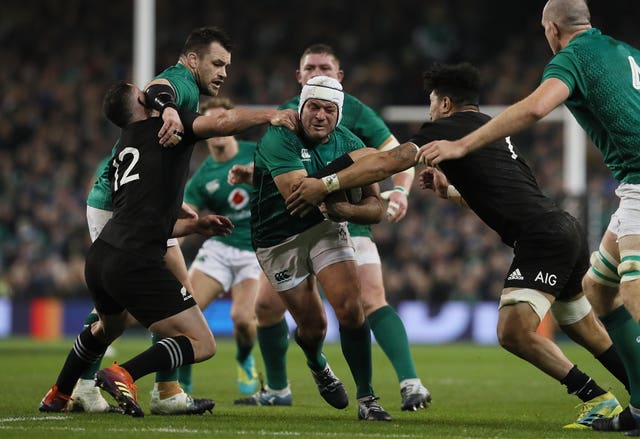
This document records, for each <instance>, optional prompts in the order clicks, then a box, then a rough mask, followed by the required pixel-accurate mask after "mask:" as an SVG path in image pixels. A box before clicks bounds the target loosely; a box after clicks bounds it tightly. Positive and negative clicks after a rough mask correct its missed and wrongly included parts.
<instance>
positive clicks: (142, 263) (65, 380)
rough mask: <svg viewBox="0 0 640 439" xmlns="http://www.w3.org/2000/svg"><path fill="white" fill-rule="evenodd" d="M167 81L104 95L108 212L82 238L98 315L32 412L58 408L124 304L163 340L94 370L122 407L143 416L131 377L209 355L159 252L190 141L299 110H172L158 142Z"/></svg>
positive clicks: (197, 318) (282, 121) (121, 324)
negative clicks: (115, 133)
mask: <svg viewBox="0 0 640 439" xmlns="http://www.w3.org/2000/svg"><path fill="white" fill-rule="evenodd" d="M167 89H168V90H167V92H166V93H167V95H163V96H156V97H155V99H149V98H148V96H146V95H145V94H144V93H143V92H142V91H141V90H140V89H139V88H137V87H136V86H134V85H132V84H128V83H126V82H120V83H117V84H115V85H114V86H113V87H111V88H110V89H109V91H108V92H107V94H106V96H105V99H104V104H103V110H104V113H105V115H106V116H107V118H108V119H109V120H110V121H111V122H113V123H114V124H115V125H117V126H119V127H121V128H122V134H121V136H120V139H119V142H118V147H117V150H116V152H115V154H114V159H113V161H112V162H111V164H110V170H109V179H110V181H111V185H112V193H113V195H112V200H113V206H114V211H113V217H112V218H111V219H110V220H109V221H108V222H107V224H106V225H105V227H104V229H103V230H102V232H101V233H100V236H99V237H98V239H96V240H95V242H94V243H93V245H92V246H91V248H90V250H89V253H88V255H87V259H86V264H85V277H86V281H87V285H88V287H89V290H90V291H91V294H92V297H93V300H94V303H95V308H96V310H97V311H98V314H99V317H100V320H99V321H98V322H96V323H95V324H93V325H92V326H91V327H88V328H87V329H85V330H84V331H83V332H82V333H81V334H80V335H79V336H78V337H77V338H76V341H75V343H74V345H73V348H72V349H71V351H70V352H69V355H68V357H67V360H66V362H65V364H64V366H63V368H62V370H61V372H60V375H59V376H58V379H57V381H56V384H55V385H54V386H53V387H52V388H51V390H49V392H48V393H47V395H46V396H45V398H44V399H43V400H42V402H41V404H40V410H41V411H63V410H64V409H65V406H66V403H67V401H68V400H69V399H70V397H69V396H68V395H70V393H71V390H72V389H73V386H74V384H75V383H76V381H77V380H78V378H79V377H80V375H81V374H82V372H83V371H84V370H85V369H86V368H88V367H89V366H90V365H91V364H92V363H93V362H94V361H95V360H96V358H98V357H99V356H101V355H102V354H103V353H104V351H105V350H106V348H107V346H109V344H110V343H111V342H112V341H113V340H115V339H116V338H117V337H118V336H120V334H122V332H123V330H124V328H125V320H126V313H127V311H128V312H129V313H131V315H132V316H133V317H134V318H135V319H136V320H138V321H139V322H140V323H141V324H142V325H144V326H145V327H146V328H147V329H149V330H150V331H152V332H153V333H155V334H157V335H158V336H160V337H161V338H162V340H160V341H159V342H158V343H157V344H155V345H153V346H151V347H150V348H149V349H147V350H146V351H144V352H142V353H141V354H140V355H138V356H136V357H135V358H133V359H131V360H129V361H127V362H126V363H123V364H122V365H117V364H115V363H114V365H112V366H111V367H108V368H106V369H102V370H100V371H98V373H97V374H96V385H98V386H100V387H101V388H102V389H104V390H106V391H107V392H108V393H110V394H111V395H112V396H113V397H114V398H115V399H116V400H117V401H118V403H119V405H120V407H121V408H122V409H123V410H124V412H125V413H127V414H131V415H133V416H143V415H144V412H143V411H142V408H141V407H140V405H139V404H138V402H137V395H136V392H137V389H136V386H135V384H134V381H136V380H137V379H138V378H140V377H142V376H144V375H147V374H149V373H151V372H155V371H158V370H164V369H172V368H176V367H179V366H181V365H182V364H191V363H194V362H200V361H204V360H206V359H208V358H210V357H212V356H213V355H214V354H215V351H216V343H215V339H214V337H213V334H212V333H211V331H210V329H209V327H208V325H207V322H206V321H205V319H204V317H203V315H202V313H201V312H200V309H199V308H198V306H197V305H196V302H195V301H194V300H193V298H192V297H191V294H190V292H189V291H187V290H186V289H185V288H184V287H183V286H182V284H181V283H180V282H179V281H178V280H177V279H176V278H175V276H174V275H173V274H172V273H171V272H170V271H169V270H168V269H167V267H166V265H165V263H164V260H163V256H164V254H165V252H166V249H167V246H166V241H167V239H168V238H169V237H171V236H172V235H174V233H175V234H176V236H177V235H178V234H183V233H184V232H185V230H182V231H177V230H175V224H176V220H177V219H178V216H179V215H180V212H181V205H182V198H183V193H184V186H185V183H186V180H187V177H188V173H189V161H190V159H191V153H192V151H193V146H194V143H195V142H196V141H197V140H198V139H202V138H207V137H211V136H226V135H231V134H234V133H237V132H240V131H243V130H245V129H247V128H250V127H252V126H255V125H260V124H264V123H271V124H274V125H283V126H286V127H287V128H289V129H292V130H293V129H295V128H296V127H297V122H298V118H297V114H296V112H295V111H293V110H243V109H232V110H227V111H226V112H223V113H220V114H216V115H215V116H200V115H198V114H197V113H193V112H189V111H179V114H180V118H181V120H182V123H183V125H184V127H185V129H184V133H181V132H177V131H176V132H174V133H173V141H172V142H170V143H173V144H175V145H174V146H173V147H168V148H167V147H162V146H160V144H159V138H158V132H159V131H160V129H161V127H162V125H163V120H162V118H161V117H150V116H151V114H152V110H153V109H155V110H159V111H160V113H161V112H162V110H163V109H164V108H166V107H167V106H173V107H174V108H175V103H173V102H174V98H175V96H171V93H170V91H169V90H170V89H169V88H168V87H167ZM208 218H209V219H208V220H206V219H205V220H204V221H200V222H199V223H198V222H196V223H197V224H195V225H193V227H205V228H209V230H210V232H211V233H210V235H212V234H220V235H226V234H229V233H230V232H231V230H232V229H233V225H232V223H231V221H229V219H228V218H226V217H222V216H217V215H214V216H211V217H208ZM187 231H188V230H187Z"/></svg>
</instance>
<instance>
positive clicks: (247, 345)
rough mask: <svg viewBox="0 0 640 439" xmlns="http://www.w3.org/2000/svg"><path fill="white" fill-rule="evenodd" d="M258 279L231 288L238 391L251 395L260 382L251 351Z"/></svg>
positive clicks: (255, 330) (243, 281)
mask: <svg viewBox="0 0 640 439" xmlns="http://www.w3.org/2000/svg"><path fill="white" fill-rule="evenodd" d="M257 293H258V279H256V278H246V279H243V280H241V281H240V282H238V283H236V284H235V285H234V286H233V287H231V297H232V302H231V320H232V321H233V334H234V337H235V340H236V361H237V363H238V390H239V391H240V393H243V394H245V395H251V394H253V393H254V392H255V391H257V390H258V387H259V386H260V380H259V379H258V372H257V371H256V367H255V360H254V359H253V355H252V354H251V351H252V350H253V345H254V344H255V341H256V336H257V320H256V313H255V303H256V296H257Z"/></svg>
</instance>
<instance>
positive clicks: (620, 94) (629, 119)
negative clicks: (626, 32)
mask: <svg viewBox="0 0 640 439" xmlns="http://www.w3.org/2000/svg"><path fill="white" fill-rule="evenodd" d="M639 64H640V51H639V50H638V49H636V48H634V47H632V46H630V45H628V44H626V43H623V42H621V41H618V40H615V39H614V38H611V37H609V36H606V35H602V33H601V32H600V31H599V30H598V29H595V28H594V29H589V30H587V31H585V32H582V33H580V34H578V35H577V36H576V37H575V38H573V39H572V40H571V41H570V42H569V44H568V45H567V47H565V48H564V49H562V50H561V51H559V52H558V53H557V54H556V55H555V56H554V57H553V58H552V59H551V61H550V62H549V64H547V66H546V67H545V70H544V73H543V75H542V80H543V81H544V80H546V79H549V78H557V79H559V80H561V81H562V82H564V83H565V84H566V85H567V87H569V90H570V93H571V94H570V95H569V99H567V101H566V102H565V104H566V106H567V108H568V109H569V110H570V111H571V113H572V114H573V115H574V117H575V118H576V120H577V121H578V123H579V124H580V126H582V128H583V129H584V130H585V131H586V132H587V135H588V136H589V138H590V139H591V140H592V141H593V143H594V144H595V145H596V146H597V147H598V149H599V150H600V152H601V153H602V155H603V157H604V162H605V164H606V165H607V167H608V168H609V169H610V170H611V172H612V173H613V176H614V177H615V178H616V180H618V181H619V182H621V183H631V184H640V67H639Z"/></svg>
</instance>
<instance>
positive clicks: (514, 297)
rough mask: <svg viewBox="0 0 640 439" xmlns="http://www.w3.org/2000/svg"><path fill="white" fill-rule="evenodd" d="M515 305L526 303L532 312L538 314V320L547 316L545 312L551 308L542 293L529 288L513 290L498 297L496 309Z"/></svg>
mask: <svg viewBox="0 0 640 439" xmlns="http://www.w3.org/2000/svg"><path fill="white" fill-rule="evenodd" d="M516 303H528V304H529V306H531V308H532V309H533V311H534V312H535V313H536V314H538V317H540V320H542V319H543V318H544V316H545V315H547V311H549V308H550V307H551V303H550V302H549V300H548V299H547V298H546V297H545V296H544V295H543V294H542V293H540V292H539V291H536V290H532V289H530V288H523V289H520V290H513V291H511V292H509V293H506V294H503V295H502V296H500V304H499V305H498V309H500V308H502V307H503V306H507V305H515V304H516Z"/></svg>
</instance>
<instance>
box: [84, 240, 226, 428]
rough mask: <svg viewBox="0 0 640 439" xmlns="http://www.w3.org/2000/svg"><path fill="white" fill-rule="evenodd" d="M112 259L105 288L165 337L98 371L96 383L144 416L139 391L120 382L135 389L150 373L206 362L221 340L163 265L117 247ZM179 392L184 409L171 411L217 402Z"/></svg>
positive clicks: (190, 410) (198, 409)
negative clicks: (120, 386)
mask: <svg viewBox="0 0 640 439" xmlns="http://www.w3.org/2000/svg"><path fill="white" fill-rule="evenodd" d="M94 246H95V244H94ZM106 262H107V266H110V265H113V269H112V270H111V271H109V272H106V273H103V274H104V275H103V277H102V279H103V282H104V283H105V288H106V289H107V290H108V291H109V292H110V294H111V295H112V296H113V298H114V300H116V301H117V302H118V303H122V304H123V305H124V306H125V307H126V308H127V310H128V311H129V312H130V313H131V314H132V315H133V316H134V317H135V318H136V319H137V320H138V321H139V322H140V323H141V324H142V325H143V326H144V327H146V328H148V329H150V330H151V331H152V332H153V333H154V334H157V335H158V336H159V338H160V340H159V341H158V343H156V344H154V345H152V346H151V347H150V348H149V349H147V350H146V351H144V352H143V353H142V354H140V355H138V356H137V357H135V358H133V359H132V360H129V361H127V362H126V363H123V364H122V365H120V366H112V367H111V368H108V369H109V370H106V369H102V370H101V371H98V373H97V374H96V382H98V383H99V384H101V387H102V388H103V389H104V390H107V391H108V392H109V393H110V394H112V396H114V397H115V398H116V400H117V401H118V402H119V404H120V406H121V407H122V408H123V409H125V411H127V412H128V413H131V414H133V415H134V416H135V415H140V414H141V410H138V409H139V406H137V401H136V398H135V397H131V395H134V394H135V392H134V391H133V390H130V391H129V393H130V394H131V395H123V393H122V392H119V391H118V387H117V386H116V385H115V384H114V383H115V381H118V380H119V381H120V382H124V383H126V386H125V387H130V389H133V387H132V386H133V381H135V380H137V379H138V378H140V377H141V376H144V375H146V374H148V373H151V372H157V371H159V370H169V369H175V368H177V367H179V366H181V365H182V364H190V363H194V362H198V361H202V360H203V359H206V358H209V357H210V356H212V355H213V354H214V352H215V340H214V338H213V335H212V334H211V331H210V329H209V327H208V326H207V323H206V321H205V319H204V316H202V312H201V311H200V309H199V308H198V306H197V305H196V302H195V300H194V299H193V298H192V297H191V294H190V293H189V292H188V291H186V290H185V289H184V287H183V286H182V284H181V283H180V282H178V281H177V279H176V278H175V277H174V276H173V274H172V273H171V272H170V271H169V270H168V269H166V268H165V265H164V264H163V263H161V262H157V263H156V262H152V261H151V262H150V261H148V260H144V259H142V260H141V259H140V258H136V257H134V256H131V255H129V254H127V253H124V252H119V251H117V250H115V249H112V251H111V256H110V258H107V261H106ZM125 372H126V373H125ZM114 380H115V381H114ZM123 380H124V381H123ZM129 384H130V385H131V386H129ZM178 395H184V396H182V403H181V404H178V403H177V402H176V404H175V405H176V406H178V405H180V406H181V407H182V409H181V410H179V411H178V410H176V411H173V412H172V413H167V414H173V413H180V414H186V413H202V412H204V411H205V410H210V409H211V408H212V407H213V405H214V404H213V401H211V400H200V401H195V400H193V399H192V398H191V397H190V396H188V395H187V394H185V393H180V394H178ZM178 395H176V396H175V397H176V398H178Z"/></svg>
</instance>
